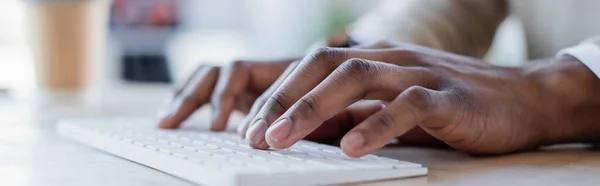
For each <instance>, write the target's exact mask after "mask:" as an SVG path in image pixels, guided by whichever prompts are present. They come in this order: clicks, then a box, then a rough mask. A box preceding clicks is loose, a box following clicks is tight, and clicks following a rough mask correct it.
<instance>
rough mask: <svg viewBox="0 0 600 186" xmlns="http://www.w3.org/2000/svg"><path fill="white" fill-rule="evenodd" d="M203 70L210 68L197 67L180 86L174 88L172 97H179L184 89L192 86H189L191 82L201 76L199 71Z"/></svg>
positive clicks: (204, 66)
mask: <svg viewBox="0 0 600 186" xmlns="http://www.w3.org/2000/svg"><path fill="white" fill-rule="evenodd" d="M203 68H210V66H206V65H199V66H198V67H197V68H196V69H194V70H193V71H192V72H191V73H190V74H189V75H188V76H186V77H187V78H186V79H185V80H183V81H182V83H181V84H179V85H178V86H176V87H177V88H176V89H175V92H174V93H173V97H177V96H179V95H180V94H181V93H182V92H183V90H185V89H186V87H188V86H194V85H190V84H191V83H192V81H194V80H195V79H196V77H197V76H198V75H201V73H200V71H201V70H202V69H203ZM194 83H195V82H194Z"/></svg>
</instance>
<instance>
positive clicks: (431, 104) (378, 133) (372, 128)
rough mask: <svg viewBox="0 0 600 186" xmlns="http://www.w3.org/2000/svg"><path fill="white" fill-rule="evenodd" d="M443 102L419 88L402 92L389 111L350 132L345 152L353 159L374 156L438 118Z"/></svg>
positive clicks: (386, 108) (385, 110) (343, 146)
mask: <svg viewBox="0 0 600 186" xmlns="http://www.w3.org/2000/svg"><path fill="white" fill-rule="evenodd" d="M442 98H443V97H442V96H441V95H440V92H438V91H434V90H431V89H427V88H423V87H419V86H414V87H411V88H409V89H407V90H405V91H403V92H402V93H401V94H400V95H399V96H398V97H397V98H396V99H395V100H394V101H392V102H391V103H390V104H389V105H388V106H387V107H385V108H384V109H382V110H381V111H379V112H377V113H375V114H373V115H372V116H370V117H369V118H367V119H366V120H365V121H363V122H362V123H360V124H359V125H357V126H356V127H354V129H352V130H351V131H350V132H348V133H347V134H346V135H345V136H344V137H343V139H342V142H341V148H342V150H343V151H344V153H345V154H346V155H348V156H350V157H360V156H364V155H366V154H369V153H372V152H373V151H375V150H377V149H379V148H381V147H383V146H385V145H386V144H388V143H389V142H390V141H391V140H392V139H394V138H395V137H397V136H400V135H402V134H404V133H406V132H407V131H409V130H411V129H413V128H414V127H415V126H417V125H419V124H421V123H422V122H423V121H424V120H425V119H427V118H428V117H430V116H431V115H433V114H435V109H436V107H437V105H438V102H441V99H442Z"/></svg>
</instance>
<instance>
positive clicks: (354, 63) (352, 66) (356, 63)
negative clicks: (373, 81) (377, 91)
mask: <svg viewBox="0 0 600 186" xmlns="http://www.w3.org/2000/svg"><path fill="white" fill-rule="evenodd" d="M341 68H342V70H343V71H344V72H346V73H349V74H363V75H372V74H374V73H376V71H377V70H378V67H377V65H375V64H372V63H370V62H368V61H366V60H364V59H358V58H352V59H349V60H348V61H346V62H345V63H344V64H343V65H342V67H341Z"/></svg>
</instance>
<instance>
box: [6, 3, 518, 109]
mask: <svg viewBox="0 0 600 186" xmlns="http://www.w3.org/2000/svg"><path fill="white" fill-rule="evenodd" d="M65 2H70V3H65ZM377 3H378V1H377V0H369V1H358V0H357V1H348V0H327V1H324V0H303V1H297V0H252V1H243V0H218V1H217V0H113V1H109V0H80V1H63V2H61V0H28V1H26V0H2V1H0V28H1V29H0V89H1V90H2V91H4V92H8V93H11V94H13V95H16V96H19V95H22V96H25V97H26V96H28V95H30V94H31V93H34V92H36V91H37V90H39V86H38V85H39V84H40V82H39V81H47V79H52V76H55V75H53V74H52V73H56V72H58V73H61V70H65V69H58V70H57V69H53V70H52V72H51V73H50V74H48V73H49V72H48V71H50V70H48V69H51V68H52V67H47V66H44V64H46V65H47V64H50V63H62V61H68V60H62V61H61V58H60V56H57V55H58V54H61V53H62V54H63V55H76V54H78V53H81V54H82V55H81V56H73V57H72V58H74V59H81V60H85V61H89V63H91V64H88V65H86V66H89V67H85V68H91V69H90V71H89V72H91V74H74V75H72V76H70V77H66V78H70V79H86V78H87V80H86V81H85V82H71V84H73V85H66V86H67V87H69V86H75V87H77V86H79V85H80V84H86V85H90V84H91V85H92V87H95V88H96V89H107V88H109V87H114V86H122V85H131V84H143V85H157V86H169V84H172V83H173V82H177V81H179V80H181V79H182V78H184V77H185V76H187V75H188V74H189V73H190V71H192V70H193V69H194V68H195V67H196V66H198V65H199V64H201V63H203V64H207V63H210V64H224V63H227V62H230V61H232V60H235V59H240V58H244V59H267V58H278V57H288V56H299V55H302V54H304V53H305V52H306V51H307V50H308V49H309V47H310V46H311V45H312V44H314V43H315V42H316V41H319V40H321V39H324V38H325V37H327V36H328V35H331V34H332V33H334V32H335V31H339V30H341V29H343V28H344V27H346V26H348V24H350V23H352V22H353V21H354V20H355V19H356V18H357V17H359V16H360V15H361V14H363V13H365V12H366V11H368V10H369V9H371V8H372V7H374V6H375V5H377ZM57 4H81V5H73V6H71V5H60V6H59V5H57ZM83 4H86V5H83ZM65 6H66V7H65ZM49 7H51V8H49ZM75 9H80V10H81V11H79V13H80V15H78V14H77V13H76V12H78V11H74V10H75ZM66 10H69V11H66ZM72 10H73V11H72ZM66 12H70V13H66ZM74 12H75V13H74ZM84 14H85V15H84ZM78 17H81V18H78ZM54 18H59V19H56V20H55V19H54ZM57 20H60V21H57ZM519 24H520V23H519V21H518V20H516V19H512V18H509V19H507V21H506V22H505V24H503V26H502V27H501V29H500V30H501V31H500V33H499V34H498V36H497V39H496V40H497V42H495V44H494V47H493V49H492V52H490V54H489V55H488V56H489V57H488V58H490V60H492V61H494V62H496V63H497V64H502V65H514V64H517V62H518V61H522V59H525V58H526V57H525V55H524V48H525V47H524V43H523V42H522V37H523V36H522V35H523V34H522V31H520V25H519ZM52 25H62V26H52ZM72 25H79V26H78V27H77V29H81V30H79V31H80V32H81V33H79V34H78V32H74V33H66V34H63V35H62V36H60V34H56V33H58V32H60V29H62V28H63V27H69V26H72ZM54 27H60V28H54ZM77 29H74V30H77ZM72 30H73V29H72ZM499 38H500V39H499ZM502 38H510V39H502ZM71 40H76V41H78V40H89V41H87V42H86V43H70V44H69V43H65V42H67V41H71ZM40 43H41V44H40ZM49 43H54V44H49ZM56 43H58V44H56ZM66 45H69V46H70V45H75V46H80V45H81V46H83V47H79V48H82V51H73V50H71V49H68V47H65V46H66ZM84 54H85V55H84ZM507 54H508V55H507ZM36 56H37V57H36ZM40 56H42V57H40ZM38 58H48V59H52V60H54V62H48V61H42V60H41V59H38ZM57 61H58V62H57ZM53 66H60V65H53ZM63 66H65V65H63ZM67 66H69V65H67ZM40 68H45V70H44V69H41V70H40ZM36 69H37V71H36ZM44 71H46V74H44ZM59 75H61V76H65V73H61V74H59ZM36 76H37V78H36ZM42 76H43V77H42ZM83 76H85V77H86V78H83ZM88 76H89V77H88ZM36 81H38V82H37V83H36ZM82 81H83V80H82ZM52 83H53V82H46V83H45V84H49V85H50V86H58V87H61V86H62V87H64V86H65V85H62V84H52ZM42 84H44V83H42ZM71 88H73V87H71Z"/></svg>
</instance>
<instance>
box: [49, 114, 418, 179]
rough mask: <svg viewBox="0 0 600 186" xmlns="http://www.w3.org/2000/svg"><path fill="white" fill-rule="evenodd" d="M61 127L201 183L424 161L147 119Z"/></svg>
mask: <svg viewBox="0 0 600 186" xmlns="http://www.w3.org/2000/svg"><path fill="white" fill-rule="evenodd" d="M58 132H59V134H61V135H62V136H64V137H68V138H71V139H74V140H76V141H79V142H81V143H84V144H86V145H90V146H93V147H95V148H98V149H100V150H103V151H106V152H109V153H112V154H115V155H117V156H120V157H123V158H125V159H129V160H131V161H135V162H137V163H140V164H143V165H146V166H149V167H152V168H155V169H158V170H160V171H163V172H165V173H168V174H171V175H174V176H177V177H179V178H182V179H185V180H188V181H191V182H193V183H197V184H201V185H231V186H235V185H252V186H253V185H328V184H343V183H355V182H364V181H374V180H382V179H392V178H403V177H414V176H420V175H425V174H427V168H425V167H423V166H421V165H420V164H416V163H410V162H404V161H398V160H395V159H390V158H384V157H379V156H375V155H367V156H364V157H362V158H350V157H348V156H346V155H344V154H343V153H342V151H341V149H340V148H338V147H334V146H329V145H323V144H318V143H314V142H309V141H300V142H299V143H297V144H295V145H294V146H292V147H291V148H289V149H285V150H267V151H263V150H256V149H252V148H251V147H249V146H248V145H247V143H246V142H245V141H244V140H243V139H241V138H240V137H239V136H238V135H237V134H233V133H226V132H207V131H199V130H194V129H180V130H161V129H157V128H156V123H155V122H153V120H149V119H148V120H146V119H71V120H63V121H61V122H60V123H59V126H58Z"/></svg>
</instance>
